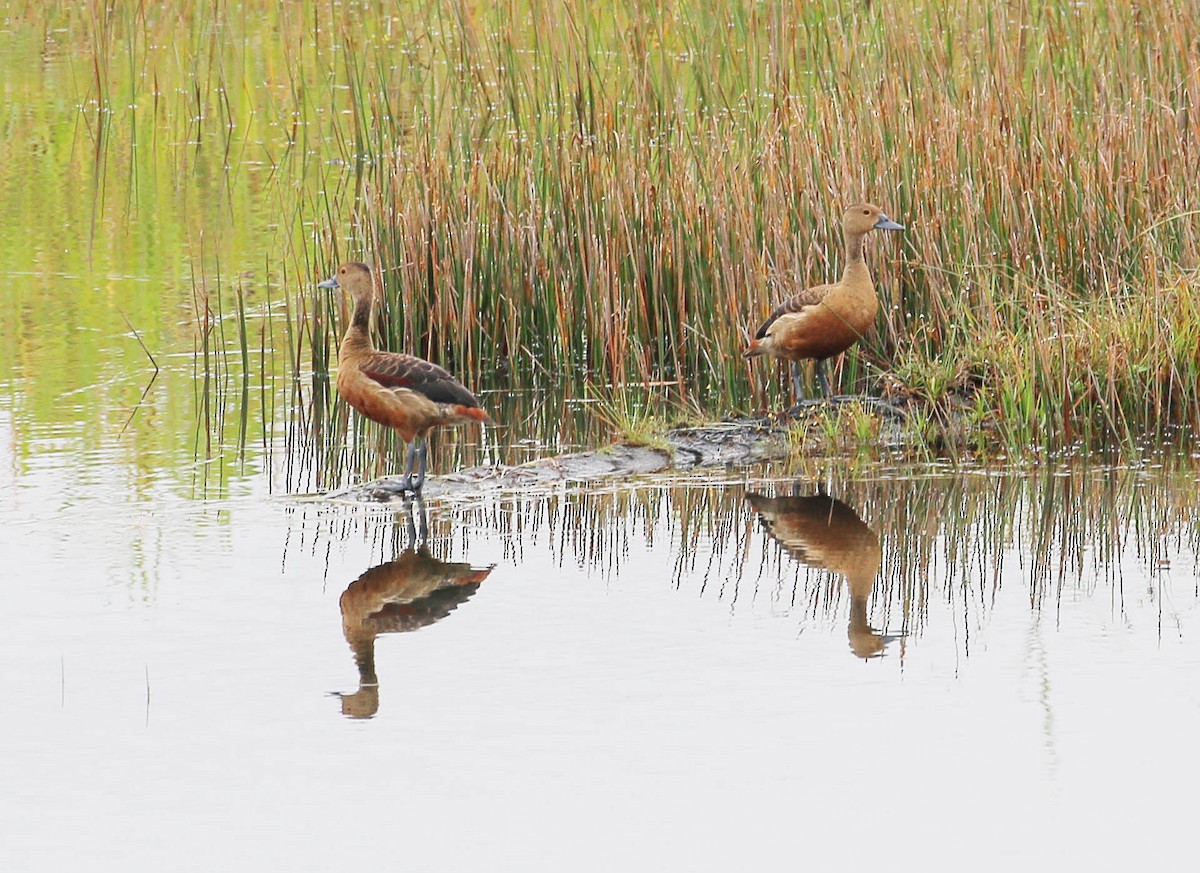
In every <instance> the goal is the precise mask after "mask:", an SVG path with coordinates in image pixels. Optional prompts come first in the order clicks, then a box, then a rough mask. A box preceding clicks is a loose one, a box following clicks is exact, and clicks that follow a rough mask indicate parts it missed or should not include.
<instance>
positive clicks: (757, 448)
mask: <svg viewBox="0 0 1200 873" xmlns="http://www.w3.org/2000/svg"><path fill="white" fill-rule="evenodd" d="M851 399H852V400H856V401H861V400H862V398H836V400H839V401H843V402H845V401H847V400H851ZM873 402H874V403H876V404H878V406H879V407H880V408H879V409H878V410H877V411H880V412H883V413H886V414H883V415H881V416H880V443H881V444H883V445H891V446H895V445H898V444H900V443H901V442H902V441H903V432H902V423H903V419H904V413H903V410H902V409H900V408H899V407H895V406H886V405H885V404H883V403H882V402H879V401H873ZM828 411H829V407H828V406H827V405H826V404H823V403H813V404H808V405H806V406H805V407H802V408H796V409H793V410H791V411H790V412H789V413H787V414H784V415H780V416H762V417H744V418H731V419H728V420H726V421H720V422H714V423H712V424H704V425H695V426H690V425H689V426H680V427H674V428H671V429H670V430H667V431H665V432H663V433H662V434H661V435H660V436H658V437H657V438H656V439H655V441H654V444H633V443H614V444H612V445H609V446H605V447H603V448H599V449H592V450H589V451H583V452H571V453H568V454H563V455H555V456H553V457H549V458H539V459H537V460H534V461H530V462H528V463H525V464H518V465H515V466H491V467H469V468H467V469H465V470H459V471H457V472H454V473H449V474H446V475H441V476H431V477H429V479H427V480H426V482H425V488H424V491H423V493H424V496H425V497H456V496H467V495H469V494H478V493H480V492H481V491H519V490H523V489H528V488H544V487H547V486H552V485H558V484H563V483H580V482H595V481H603V480H608V479H620V478H626V477H631V476H644V475H649V474H654V473H664V472H667V471H671V470H676V471H681V472H682V471H688V470H694V469H697V468H704V467H745V466H749V465H751V464H756V463H760V462H762V461H770V460H776V459H779V458H785V457H787V456H788V455H789V454H792V453H793V452H794V451H795V450H796V448H795V444H794V439H793V437H792V433H793V428H794V427H795V425H796V424H797V422H799V421H803V420H804V419H806V418H815V417H816V416H818V415H824V414H827V412H828ZM399 479H400V477H399V476H385V477H383V478H381V479H376V480H374V481H372V482H367V483H364V484H362V485H358V486H355V487H353V488H346V489H342V490H340V491H335V492H330V493H328V494H326V495H324V496H325V499H328V500H337V501H350V502H371V503H386V502H391V501H400V500H403V498H404V491H403V490H402V489H400V488H398V487H397V482H398V481H399Z"/></svg>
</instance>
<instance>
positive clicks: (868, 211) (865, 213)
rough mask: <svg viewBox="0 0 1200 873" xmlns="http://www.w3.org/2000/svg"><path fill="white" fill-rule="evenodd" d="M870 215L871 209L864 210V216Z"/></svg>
mask: <svg viewBox="0 0 1200 873" xmlns="http://www.w3.org/2000/svg"><path fill="white" fill-rule="evenodd" d="M870 214H871V210H870V209H864V210H863V215H870Z"/></svg>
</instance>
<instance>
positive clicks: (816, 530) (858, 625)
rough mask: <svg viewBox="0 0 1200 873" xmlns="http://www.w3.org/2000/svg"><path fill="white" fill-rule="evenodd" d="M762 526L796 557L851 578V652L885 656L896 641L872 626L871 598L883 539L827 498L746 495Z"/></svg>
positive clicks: (840, 503) (839, 503)
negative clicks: (889, 645) (868, 608)
mask: <svg viewBox="0 0 1200 873" xmlns="http://www.w3.org/2000/svg"><path fill="white" fill-rule="evenodd" d="M746 500H747V502H749V504H750V506H751V507H752V508H753V509H754V511H755V512H757V513H758V517H759V520H761V521H762V524H763V527H764V528H766V530H767V533H769V534H770V535H771V536H772V537H773V538H774V539H775V540H776V541H777V542H778V543H779V544H780V545H781V546H783V548H785V549H786V550H787V552H788V554H790V555H791V556H792V557H793V558H795V559H796V560H797V561H800V562H801V563H802V564H807V565H808V566H810V567H814V568H816V569H818V570H829V571H830V572H831V573H837V574H839V575H842V576H845V577H846V583H847V585H848V586H849V588H850V625H849V627H848V629H847V636H849V638H850V649H851V650H852V651H853V652H854V654H855V655H857V656H858V657H860V658H873V657H876V656H878V655H882V654H883V650H884V647H885V646H886V645H887V644H888V643H890V642H892V641H893V640H895V639H897V637H896V636H893V635H890V634H881V633H879V632H878V631H876V630H874V629H873V628H872V627H871V626H870V625H869V624H868V623H867V599H868V598H869V597H870V596H871V588H872V587H873V586H874V584H875V577H876V576H877V575H878V573H879V568H880V566H882V564H883V551H882V549H880V547H879V537H878V536H876V535H875V531H873V530H871V529H870V528H869V527H867V526H866V524H864V523H863V520H862V519H861V518H859V517H858V513H856V512H855V511H854V510H853V509H851V508H850V507H849V506H847V505H846V504H845V503H842V501H840V500H837V499H835V498H833V497H828V496H825V495H817V496H813V497H767V496H765V495H762V494H747V495H746Z"/></svg>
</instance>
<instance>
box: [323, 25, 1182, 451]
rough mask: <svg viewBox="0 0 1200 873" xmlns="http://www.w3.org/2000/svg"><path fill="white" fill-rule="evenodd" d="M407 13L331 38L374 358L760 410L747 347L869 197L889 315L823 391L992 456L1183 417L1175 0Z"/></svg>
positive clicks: (778, 395)
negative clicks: (916, 402) (838, 388)
mask: <svg viewBox="0 0 1200 873" xmlns="http://www.w3.org/2000/svg"><path fill="white" fill-rule="evenodd" d="M414 12H415V14H414V15H413V16H412V17H410V18H406V19H405V24H404V26H403V30H402V31H400V32H393V33H392V34H391V36H390V37H389V39H388V40H387V41H386V43H384V44H381V43H378V42H376V43H372V42H370V41H369V40H367V39H357V38H350V37H346V38H345V39H343V41H342V42H341V43H340V44H339V48H340V50H341V51H343V52H344V53H345V54H344V61H345V70H346V74H345V76H346V106H347V109H346V112H345V114H344V115H343V116H339V120H340V121H341V123H342V124H343V129H342V131H341V135H340V137H339V141H340V142H342V143H343V144H344V147H346V148H347V149H349V150H350V152H348V154H347V160H348V161H350V160H353V161H354V162H356V164H355V165H356V166H357V167H362V168H363V169H362V176H363V184H362V188H361V198H360V199H359V200H358V201H357V203H356V205H355V208H354V210H353V212H352V215H351V225H350V227H351V228H352V231H351V246H352V247H353V248H355V249H356V250H358V251H360V252H363V253H366V256H367V257H368V258H369V259H371V260H373V261H375V262H376V263H378V264H379V265H380V266H382V267H383V270H384V273H383V275H384V277H385V286H386V289H387V292H388V294H389V296H390V298H391V299H392V300H393V310H392V316H391V317H390V319H389V320H388V321H387V322H386V323H385V325H384V330H385V335H386V336H387V339H388V341H389V342H390V343H391V344H392V347H396V348H407V349H409V350H412V351H414V352H416V353H418V354H424V355H428V356H430V357H434V358H435V359H439V360H441V361H442V362H443V363H447V364H448V365H450V366H452V367H455V368H457V369H458V370H459V371H460V372H463V373H466V374H476V373H481V372H487V371H491V370H493V369H494V368H495V367H496V366H497V362H499V361H504V362H506V365H507V366H510V367H511V368H512V369H513V370H514V371H516V372H518V373H523V374H525V375H524V378H526V379H529V380H533V381H535V382H536V381H537V380H539V379H544V378H547V377H554V378H559V379H562V378H566V377H571V378H574V379H576V380H578V381H581V382H586V381H589V380H591V381H595V382H601V383H616V384H622V383H628V384H636V383H644V384H649V383H654V382H659V381H663V380H673V381H678V382H679V383H680V384H681V385H682V386H683V390H685V391H687V392H690V393H692V394H694V395H695V396H696V397H697V398H698V399H699V402H700V403H701V404H702V405H703V406H704V407H705V408H706V409H708V410H710V411H711V412H712V413H714V414H717V413H720V412H723V411H728V410H732V409H741V410H744V409H746V408H747V407H753V408H757V409H762V408H767V407H771V406H777V405H779V404H780V403H781V402H785V397H786V394H784V392H782V391H781V388H782V387H784V386H783V385H782V383H781V380H780V379H778V378H777V374H776V372H775V371H774V368H773V367H772V366H771V365H770V364H767V365H765V366H762V365H753V366H751V365H748V364H747V363H746V362H745V361H743V360H742V358H741V357H740V351H741V349H742V348H743V347H744V341H745V331H746V329H747V327H752V326H754V325H756V324H757V323H758V322H759V321H760V320H761V319H762V318H763V317H764V316H765V314H766V313H767V312H768V311H769V308H770V306H771V304H772V301H774V300H776V299H778V298H780V297H782V296H784V295H785V294H787V293H788V292H789V290H791V289H793V288H795V287H797V286H798V285H803V284H813V283H816V282H820V281H827V280H830V279H832V278H834V277H836V275H837V274H838V271H839V270H840V259H841V252H840V240H839V238H838V236H839V234H838V232H837V230H836V226H835V224H834V221H835V219H836V216H837V215H838V214H840V211H841V208H842V206H843V205H844V204H845V203H846V202H848V201H851V200H855V199H858V198H860V197H868V198H870V199H872V200H875V201H877V202H880V203H881V204H883V205H884V206H885V207H886V208H887V209H888V211H889V213H891V214H893V215H895V216H896V217H898V218H900V219H901V220H902V221H904V222H905V223H906V224H908V226H909V228H910V229H909V231H908V232H907V233H906V234H904V235H903V236H902V238H901V240H900V242H899V243H898V244H896V243H894V242H889V241H883V240H875V241H873V242H872V246H871V247H872V251H871V252H870V254H869V258H870V260H871V263H872V265H873V267H874V270H875V273H876V276H877V281H878V285H879V290H880V293H881V294H882V296H883V298H884V300H885V303H886V304H887V305H885V307H884V311H883V313H882V314H881V316H880V319H879V323H878V325H877V328H878V329H877V331H876V333H875V334H874V335H873V336H871V337H868V338H867V339H866V340H865V341H864V342H863V343H862V344H861V345H860V347H859V349H858V350H857V351H855V352H852V353H851V354H849V355H848V356H847V357H846V358H845V360H844V361H843V362H842V364H841V367H840V371H839V373H838V374H837V375H838V376H839V378H840V379H841V381H842V384H843V385H844V386H852V387H854V388H858V389H861V388H868V389H873V390H880V389H881V388H882V387H884V383H886V387H887V388H888V390H890V391H896V392H900V393H906V394H908V395H910V396H913V397H917V398H920V399H921V400H922V401H923V402H925V403H928V404H930V405H931V406H932V408H933V410H934V417H935V419H936V418H939V417H942V418H944V417H945V413H946V410H947V408H948V407H949V406H965V407H968V408H969V409H970V410H971V414H972V415H973V416H975V417H977V418H979V419H980V421H978V422H977V424H979V425H980V426H984V425H986V426H987V427H989V428H990V429H991V432H992V434H993V435H994V436H995V437H997V438H999V439H1000V440H1001V441H1002V442H1004V443H1005V444H1007V445H1011V446H1015V445H1021V444H1030V443H1032V444H1039V445H1055V444H1064V443H1071V442H1073V441H1075V440H1079V439H1082V440H1086V441H1092V442H1097V443H1098V442H1101V441H1105V440H1111V439H1116V440H1119V441H1120V440H1132V439H1134V438H1136V437H1138V436H1141V435H1143V434H1145V433H1146V432H1151V433H1155V434H1159V435H1166V434H1167V433H1168V432H1169V431H1170V429H1171V428H1173V427H1175V426H1180V425H1188V426H1195V425H1196V424H1197V420H1198V418H1200V395H1198V390H1200V389H1198V387H1197V386H1198V384H1200V378H1198V377H1200V355H1198V354H1197V348H1198V347H1197V330H1198V321H1197V311H1196V307H1195V304H1194V303H1193V301H1194V299H1195V296H1196V294H1195V292H1196V277H1195V274H1194V273H1193V272H1189V270H1191V269H1193V268H1194V267H1195V266H1196V263H1197V260H1196V259H1197V253H1198V252H1200V223H1198V222H1197V216H1196V212H1197V206H1198V205H1200V204H1198V203H1197V201H1196V199H1195V198H1196V194H1195V191H1196V186H1195V185H1194V184H1192V181H1191V180H1194V179H1195V178H1197V176H1198V175H1200V159H1198V157H1197V154H1198V152H1197V148H1198V146H1200V143H1197V142H1196V139H1197V133H1198V130H1200V128H1198V127H1197V123H1198V121H1197V114H1196V113H1195V112H1194V111H1193V109H1192V107H1191V102H1192V101H1193V99H1195V95H1196V94H1198V93H1200V64H1197V53H1198V49H1197V46H1196V43H1195V40H1194V37H1192V36H1189V34H1195V33H1196V32H1200V16H1198V13H1197V10H1196V8H1195V7H1194V6H1193V5H1191V4H1186V3H1165V4H1157V5H1155V6H1154V7H1153V8H1152V9H1144V8H1132V7H1128V8H1127V7H1124V6H1114V5H1113V4H1105V3H1082V4H1079V3H1065V2H1062V3H1046V4H1009V5H1006V6H1005V7H1003V8H999V9H997V8H992V6H991V4H973V3H966V2H957V3H950V4H935V5H930V4H909V3H901V4H889V5H888V6H887V8H886V9H884V8H883V7H882V5H881V4H862V3H835V2H818V3H806V4H796V5H792V4H779V5H769V6H766V7H762V6H749V5H743V4H738V3H721V4H715V5H714V4H708V3H699V2H679V3H675V4H670V5H668V6H662V5H660V4H650V3H644V4H643V3H635V4H630V5H627V6H622V7H619V8H617V9H610V8H604V9H601V8H599V7H596V6H595V5H594V4H585V3H581V2H568V3H565V4H561V5H554V6H551V7H546V6H544V5H542V4H524V3H513V4H481V5H473V6H467V5H464V4H457V3H443V4H432V5H430V6H426V7H422V8H421V9H420V10H414ZM385 46H386V48H387V49H388V50H392V49H394V48H395V47H397V46H399V47H401V49H402V51H401V58H402V59H401V60H400V61H399V62H398V63H391V62H387V61H385V60H384V59H383V57H382V55H381V54H380V52H381V51H383V50H384V48H385ZM339 233H341V231H340V230H339V229H338V228H336V227H334V228H331V238H332V237H336V236H337V235H338V234H339ZM984 419H986V420H984Z"/></svg>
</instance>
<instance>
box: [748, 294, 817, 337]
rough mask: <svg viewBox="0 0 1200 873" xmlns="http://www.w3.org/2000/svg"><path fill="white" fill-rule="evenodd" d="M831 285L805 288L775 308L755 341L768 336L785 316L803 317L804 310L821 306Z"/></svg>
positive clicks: (759, 330) (756, 335)
mask: <svg viewBox="0 0 1200 873" xmlns="http://www.w3.org/2000/svg"><path fill="white" fill-rule="evenodd" d="M831 287H832V286H830V285H817V286H816V287H813V288H805V289H804V290H803V291H801V292H800V293H799V294H796V295H794V296H792V297H790V298H788V299H787V300H785V301H783V303H780V304H779V305H778V306H776V307H775V310H774V311H773V312H772V313H771V316H770V318H768V319H767V320H766V321H764V322H763V323H762V327H760V328H759V329H758V333H756V334H755V335H754V338H755V339H762V338H763V337H765V336H766V335H767V332H768V331H769V330H770V328H771V325H773V324H774V323H775V322H777V321H779V319H780V318H782V317H783V316H785V315H802V314H803V313H804V310H806V309H810V308H812V307H813V306H817V305H819V304H820V302H821V301H822V300H824V299H825V295H826V294H828V293H829V289H830V288H831Z"/></svg>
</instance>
